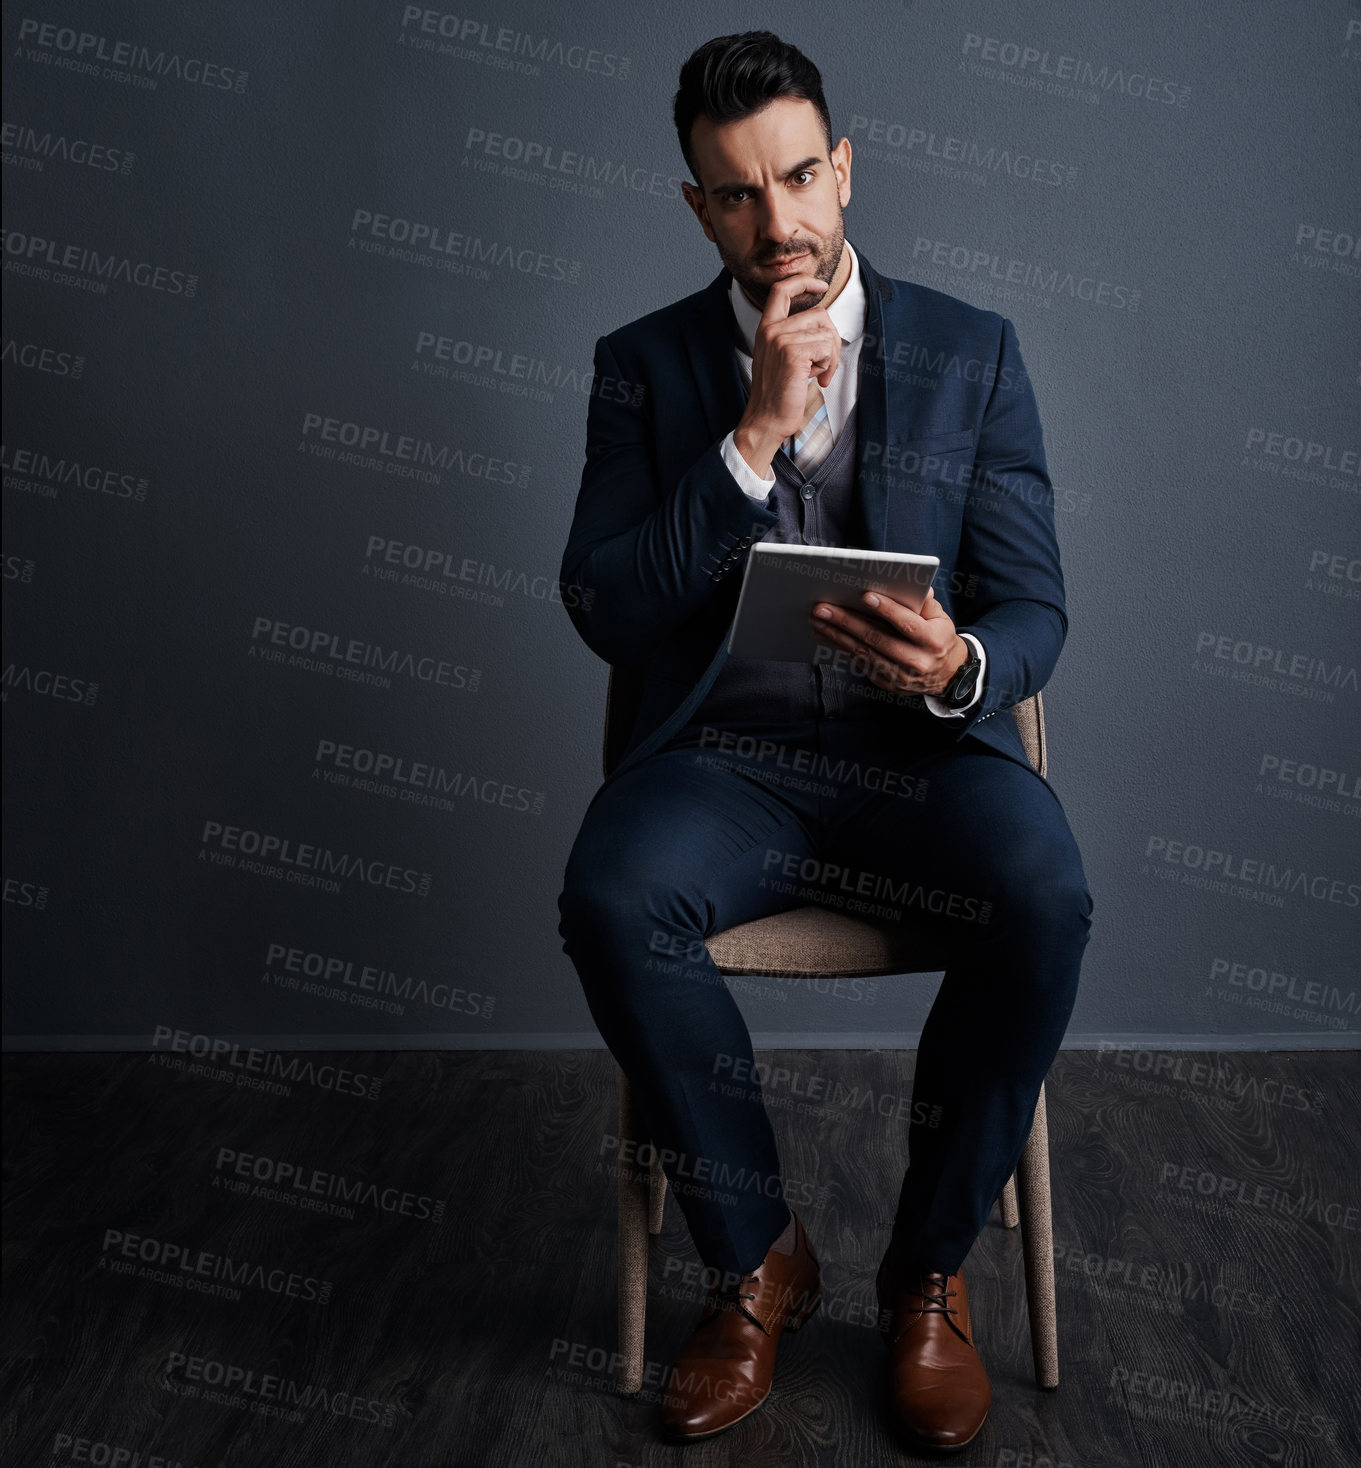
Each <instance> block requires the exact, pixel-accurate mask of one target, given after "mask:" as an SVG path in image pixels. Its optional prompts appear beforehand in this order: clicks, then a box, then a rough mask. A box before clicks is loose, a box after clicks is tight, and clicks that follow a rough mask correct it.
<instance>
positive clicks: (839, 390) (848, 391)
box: [722, 240, 988, 719]
mask: <svg viewBox="0 0 1361 1468" xmlns="http://www.w3.org/2000/svg"><path fill="white" fill-rule="evenodd" d="M846 250H847V252H848V253H849V254H850V257H851V273H850V275H849V276H848V277H847V280H846V284H845V285H843V286H842V287H841V290H840V292H839V293H838V295H837V298H836V300H834V301H833V302H832V304H831V305H830V306H828V307H827V314H828V316H830V317H831V318H832V325H833V326H835V327H836V329H837V330H838V331H839V332H840V333H841V359H840V361H839V362H838V363H837V368H836V372H835V373H834V374H833V376H832V380H831V382H829V383H828V384H827V386H826V387H824V388H823V389H822V397H823V401H824V402H825V403H826V404H827V423H828V426H829V427H830V428H831V430H832V442H833V443H835V442H836V440H837V439H838V438H839V437H840V434H841V430H842V428H843V427H844V426H845V423H846V419H847V418H848V417H849V416H850V412H851V409H852V408H853V407H854V406H855V395H856V391H857V389H858V387H859V371H858V369H859V365H860V348H861V346H862V345H863V344H864V340H865V282H864V279H863V278H862V276H861V274H860V261H859V259H858V258H857V256H856V253H855V251H854V249H852V247H851V242H850V241H849V240H847V241H846ZM729 294H730V295H731V297H732V309H733V314H734V315H735V316H736V317H737V326H738V330H739V331H740V332H741V333H742V340H743V342H745V344H746V350H745V351H744V350H742V348H740V347H739V348H736V349H735V350H736V352H737V365H738V367H739V368H740V369H741V372H742V380H743V382H745V383H746V385H747V387H748V389H750V387H751V358H752V352H753V350H754V348H755V343H756V328H757V327H758V326H759V325H760V324H761V312H760V311H759V310H757V308H756V307H755V306H753V305H752V304H751V302H750V301H749V300H747V298H746V296H744V295H743V294H742V287H741V286H740V285H738V283H737V281H736V279H735V278H734V280H733V283H732V289H731V291H730V292H729ZM810 381H811V379H810ZM792 447H793V444H792V440H791V439H788V438H787V439H785V441H784V448H785V452H786V453H789V452H790V450H791V449H792ZM722 454H723V462H724V463H725V464H726V465H727V466H728V470H729V472H730V473H731V474H732V476H733V478H734V479H736V480H737V483H738V486H739V487H740V488H741V490H742V493H743V494H745V495H747V496H748V498H750V499H753V500H755V501H756V502H757V503H758V504H760V505H762V506H764V507H766V508H769V506H768V505H767V504H766V501H767V499H768V498H769V495H770V491H771V489H772V488H773V487H774V484H775V471H774V470H773V469H772V470H771V471H770V475H769V477H768V478H763V477H762V476H761V475H759V474H758V473H757V472H756V470H755V469H753V468H752V467H751V465H750V464H748V463H747V461H746V460H745V459H744V458H743V457H742V453H741V450H739V449H738V447H737V444H736V442H735V440H734V438H733V435H732V434H731V433H729V434H728V436H727V437H726V438H725V439H724V440H723V444H722ZM959 635H960V636H961V637H962V638H964V640H965V641H966V642H968V643H969V645H970V646H971V647H972V648H973V649H974V650H975V652H977V654H978V657H979V661H980V662H981V663H982V667H981V668H979V670H978V682H977V684H976V685H975V687H974V696H973V697H972V698H971V699H970V700H969V702H968V703H967V704H965V706H964V707H963V708H962V709H952V708H950V707H949V705H948V704H945V703H942V702H941V700H940V699H939V698H936V697H935V696H934V695H932V694H930V693H926V694H923V695H922V697H923V698H924V699H925V701H926V706H927V708H929V709H930V710H931V712H932V713H933V714H935V715H936V716H937V717H938V718H942V719H962V718H963V717H964V715H965V714H967V713H968V711H969V710H970V709H971V708H972V707H973V706H974V704H976V703H977V702H978V701H979V699H981V698H982V697H983V679H984V677H985V676H986V674H987V671H988V655H987V653H986V652H985V651H984V649H983V644H982V643H981V642H980V641H979V640H978V639H977V638H976V637H975V636H974V635H973V634H972V633H970V632H961V633H960V634H959Z"/></svg>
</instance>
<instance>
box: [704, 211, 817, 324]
mask: <svg viewBox="0 0 1361 1468" xmlns="http://www.w3.org/2000/svg"><path fill="white" fill-rule="evenodd" d="M794 243H795V244H803V245H811V243H812V242H811V241H809V240H796V241H794ZM845 243H846V226H845V220H844V219H843V217H842V214H841V211H840V210H838V211H837V218H836V228H835V230H833V232H832V233H831V234H830V235H828V237H827V238H826V240H824V241H823V243H822V248H821V249H816V250H815V249H810V251H809V253H810V254H811V255H812V274H814V275H815V276H817V278H818V279H819V280H825V281H826V282H827V283H828V285H830V284H831V282H832V277H833V276H834V275H835V274H836V272H837V269H838V267H839V266H840V264H841V253H842V250H843V249H844V247H845ZM782 253H783V254H785V255H787V254H788V253H789V250H788V247H787V246H786V247H784V250H783V252H782ZM718 258H719V259H720V260H722V262H723V263H724V265H726V266H727V267H728V273H729V274H730V275H731V276H732V277H733V279H734V280H735V281H736V282H737V283H738V285H740V286H741V287H742V289H743V290H744V291H745V292H746V293H747V296H748V298H749V299H750V300H752V301H755V302H756V304H757V306H758V307H760V309H761V310H763V311H764V310H765V306H766V300H767V298H768V297H769V295H770V285H769V283H767V282H765V281H759V280H753V279H752V278H751V277H750V276H749V275H747V274H745V273H744V272H745V268H746V267H745V262H744V261H741V260H738V259H737V258H736V257H735V256H732V255H730V254H729V253H728V252H727V250H725V249H724V247H723V246H722V245H719V246H718ZM777 258H779V257H777ZM763 263H765V264H771V263H774V262H773V261H769V260H767V261H765V262H763ZM803 273H804V274H807V273H808V267H807V265H805V267H804V271H803ZM826 294H827V292H826V291H804V292H803V293H802V294H801V295H797V296H795V297H794V299H793V300H792V301H790V303H789V314H790V315H791V316H793V315H794V314H795V313H796V312H798V311H807V310H810V309H811V308H812V307H813V306H817V305H820V304H821V302H822V298H823V296H825V295H826Z"/></svg>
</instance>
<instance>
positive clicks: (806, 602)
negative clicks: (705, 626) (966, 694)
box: [728, 540, 940, 663]
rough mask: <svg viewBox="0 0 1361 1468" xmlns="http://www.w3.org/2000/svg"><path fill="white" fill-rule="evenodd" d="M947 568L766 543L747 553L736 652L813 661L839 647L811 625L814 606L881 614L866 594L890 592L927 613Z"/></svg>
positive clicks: (918, 560)
mask: <svg viewBox="0 0 1361 1468" xmlns="http://www.w3.org/2000/svg"><path fill="white" fill-rule="evenodd" d="M939 566H940V560H939V558H938V557H936V556H915V555H907V554H905V553H904V552H902V551H877V550H861V549H858V548H856V547H852V546H839V545H838V546H829V545H794V544H789V543H786V542H780V541H775V542H771V541H765V540H758V541H757V542H756V543H755V544H754V545H753V546H752V547H751V549H750V551H748V553H747V565H746V570H745V572H744V574H743V577H742V591H741V594H740V595H739V596H738V599H737V615H736V616H735V617H734V618H733V626H732V633H731V635H730V636H729V638H728V652H729V653H730V654H731V655H733V656H735V657H743V658H773V659H775V660H776V661H777V662H786V663H811V662H813V661H814V660H815V655H816V652H817V649H818V648H819V647H828V648H830V647H831V646H832V644H831V643H830V642H826V641H824V640H823V639H822V638H820V637H818V635H817V634H816V633H815V632H814V631H813V630H812V628H811V627H810V626H809V625H808V618H809V617H810V615H811V614H812V610H813V605H814V603H816V602H820V601H825V602H831V603H832V604H833V605H834V606H839V607H848V608H850V610H852V611H855V612H858V613H859V614H860V615H861V616H864V617H869V618H874V617H875V616H876V613H875V612H874V610H873V609H872V608H870V607H867V606H866V605H865V604H864V602H863V601H861V599H860V593H861V592H863V591H882V592H885V593H887V595H889V596H891V597H893V598H894V599H895V600H896V601H900V602H902V603H903V604H904V605H905V606H908V607H911V608H912V610H913V611H914V612H919V611H920V610H921V606H922V603H923V602H924V601H925V600H926V592H927V589H928V588H929V587H930V585H931V581H932V579H933V578H934V576H935V574H936V570H937V568H938V567H939Z"/></svg>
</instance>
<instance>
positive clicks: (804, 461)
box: [785, 377, 832, 479]
mask: <svg viewBox="0 0 1361 1468" xmlns="http://www.w3.org/2000/svg"><path fill="white" fill-rule="evenodd" d="M785 442H786V443H789V444H790V445H791V447H790V449H789V451H788V452H789V457H790V458H791V459H793V461H794V465H795V467H796V468H797V469H798V471H799V473H800V474H802V475H803V477H804V478H805V479H808V478H810V477H811V476H812V475H813V473H814V472H815V471H816V469H817V467H818V465H819V464H821V463H822V461H823V460H824V459H825V458H826V457H827V455H828V454H829V453H831V451H832V425H831V423H829V422H828V420H827V401H826V399H825V398H824V397H823V396H822V389H821V388H820V387H819V386H818V380H817V378H816V377H810V378H809V379H808V397H807V398H806V400H805V401H804V405H803V427H802V428H800V429H799V431H798V432H797V433H796V434H795V435H794V436H793V438H792V439H786V440H785Z"/></svg>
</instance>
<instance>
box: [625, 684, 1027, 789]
mask: <svg viewBox="0 0 1361 1468" xmlns="http://www.w3.org/2000/svg"><path fill="white" fill-rule="evenodd" d="M643 669H644V665H642V664H636V663H630V664H622V663H619V664H616V663H611V665H610V679H609V682H608V684H607V685H606V687H605V737H604V741H603V743H602V745H601V751H600V760H601V766H602V768H603V770H604V773H605V774H606V775H608V774H609V773H610V771H611V770H612V769H613V768H614V767H615V765H617V764H618V763H619V761H620V759H621V757H622V756H623V753H624V749H625V747H626V746H627V744H628V741H629V735H630V734H631V733H632V732H633V722H634V720H635V719H636V718H637V716H638V707H639V704H640V703H641V702H642V697H643ZM1011 711H1012V713H1013V714H1014V715H1015V716H1016V728H1017V731H1018V732H1019V733H1020V736H1021V743H1022V745H1024V747H1025V754H1026V758H1027V759H1028V760H1029V761H1030V763H1031V764H1032V765H1033V766H1034V767H1035V769H1036V770H1038V771H1039V773H1040V774H1041V775H1047V774H1048V773H1049V750H1048V746H1047V744H1046V741H1045V737H1044V704H1043V702H1042V700H1041V697H1040V695H1039V694H1038V693H1033V694H1031V696H1030V697H1029V698H1027V699H1024V700H1023V701H1022V702H1020V703H1018V704H1014V705H1013V706H1012V710H1011ZM998 717H1001V715H999V716H998Z"/></svg>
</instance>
